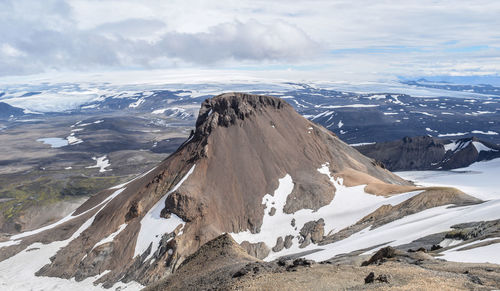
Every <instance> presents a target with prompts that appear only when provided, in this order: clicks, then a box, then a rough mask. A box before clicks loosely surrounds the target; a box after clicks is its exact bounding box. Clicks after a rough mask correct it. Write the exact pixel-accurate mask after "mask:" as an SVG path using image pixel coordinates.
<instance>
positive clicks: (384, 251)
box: [361, 247, 398, 266]
mask: <svg viewBox="0 0 500 291" xmlns="http://www.w3.org/2000/svg"><path fill="white" fill-rule="evenodd" d="M397 252H398V251H397V250H396V249H394V248H393V247H385V248H381V249H380V250H378V252H376V253H375V254H374V255H373V256H372V257H371V258H370V259H369V260H368V261H365V262H363V264H361V266H369V265H373V264H377V263H379V262H381V261H383V260H384V259H387V258H393V257H394V256H395V255H396V253H397Z"/></svg>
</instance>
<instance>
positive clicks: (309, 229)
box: [300, 218, 325, 244]
mask: <svg viewBox="0 0 500 291" xmlns="http://www.w3.org/2000/svg"><path fill="white" fill-rule="evenodd" d="M324 234H325V221H324V220H323V218H320V219H318V220H317V221H309V222H307V223H306V224H304V226H303V227H302V229H301V230H300V235H301V236H302V237H304V239H306V238H307V237H308V236H309V237H310V240H311V242H313V243H315V244H317V243H319V242H320V241H321V240H322V239H323V236H324Z"/></svg>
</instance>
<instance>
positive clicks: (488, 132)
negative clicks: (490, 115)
mask: <svg viewBox="0 0 500 291" xmlns="http://www.w3.org/2000/svg"><path fill="white" fill-rule="evenodd" d="M471 133H475V134H485V135H498V132H495V131H492V130H488V131H482V130H473V131H471Z"/></svg>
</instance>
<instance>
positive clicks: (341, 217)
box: [231, 164, 422, 260]
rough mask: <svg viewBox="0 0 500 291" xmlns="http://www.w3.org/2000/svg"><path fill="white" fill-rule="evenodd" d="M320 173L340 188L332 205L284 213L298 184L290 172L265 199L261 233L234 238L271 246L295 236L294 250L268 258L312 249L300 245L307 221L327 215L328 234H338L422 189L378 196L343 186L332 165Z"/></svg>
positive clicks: (240, 234) (248, 232)
mask: <svg viewBox="0 0 500 291" xmlns="http://www.w3.org/2000/svg"><path fill="white" fill-rule="evenodd" d="M318 172H320V173H321V174H324V175H327V176H328V177H329V179H330V182H331V183H332V184H333V185H334V186H335V188H336V189H337V190H336V192H335V196H334V198H333V200H332V201H331V202H330V203H329V204H328V205H325V206H323V207H321V208H320V209H318V210H317V211H313V210H312V209H301V210H299V211H297V212H295V213H293V214H286V213H284V212H283V208H284V206H285V204H286V200H287V197H288V195H289V194H290V193H291V192H292V190H293V187H294V183H293V180H292V177H291V176H290V175H289V174H286V175H285V176H284V177H283V178H281V179H279V181H278V182H279V185H278V188H277V189H276V190H275V192H274V194H273V195H270V194H266V195H264V197H263V198H262V204H264V205H266V209H265V213H264V217H263V221H262V226H261V228H260V232H259V233H255V234H252V233H251V232H250V231H249V230H247V231H242V232H239V233H231V235H232V236H233V238H234V239H235V240H236V241H237V242H238V243H242V242H243V241H248V242H251V243H257V242H264V243H265V244H266V245H267V246H268V247H270V248H271V247H273V246H274V245H275V244H276V240H277V238H278V237H280V236H281V237H282V238H283V239H284V238H285V236H286V235H292V236H293V237H294V238H293V239H292V241H293V245H292V247H291V248H290V249H284V250H282V251H280V252H278V253H274V252H271V253H270V254H269V256H268V257H267V258H266V259H265V260H273V259H275V258H277V257H280V256H283V255H287V254H292V253H297V252H301V251H305V250H308V249H310V248H314V247H316V246H315V245H312V246H311V245H310V246H309V247H308V248H303V249H300V248H299V243H298V239H297V236H299V235H300V234H299V233H300V229H301V228H302V226H303V225H304V224H305V223H306V222H309V221H312V220H318V219H320V218H323V219H324V221H325V233H329V232H331V233H335V232H338V231H340V230H341V229H343V228H345V227H347V226H350V225H352V224H354V223H356V222H357V221H359V220H360V219H361V218H363V217H364V216H366V215H367V214H369V213H371V212H373V211H375V210H376V209H377V208H378V207H380V206H382V205H384V204H391V205H396V204H399V203H401V202H403V201H405V200H406V199H409V198H411V197H413V196H415V195H417V194H419V193H421V192H422V191H414V192H409V193H404V194H399V195H394V196H391V197H383V196H376V195H371V194H367V193H365V192H364V187H365V185H360V186H355V187H345V186H343V180H342V179H334V178H333V177H332V176H331V174H330V169H329V165H328V164H324V165H322V167H321V168H319V169H318ZM271 207H274V208H275V209H276V212H275V214H274V215H273V216H271V215H269V211H270V209H271ZM292 219H295V225H296V227H293V226H292V225H291V221H292ZM323 247H324V246H322V248H323Z"/></svg>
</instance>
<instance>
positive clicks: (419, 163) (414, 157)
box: [356, 136, 500, 171]
mask: <svg viewBox="0 0 500 291" xmlns="http://www.w3.org/2000/svg"><path fill="white" fill-rule="evenodd" d="M452 142H453V141H451V140H448V139H441V138H435V137H429V136H417V137H405V138H403V139H401V140H397V141H391V142H381V143H376V144H370V145H363V146H359V147H356V149H357V150H358V151H360V152H361V153H362V154H364V155H366V156H368V157H370V158H373V159H375V160H376V161H379V162H381V163H382V164H384V165H385V167H387V169H389V170H390V171H408V170H433V169H443V170H447V169H456V168H462V167H466V166H468V165H470V164H472V163H474V162H477V161H483V160H490V159H494V158H498V157H500V146H499V145H496V144H492V143H489V142H485V141H482V140H479V139H477V138H475V137H472V138H463V139H458V140H455V141H454V142H455V143H456V148H454V149H453V150H445V146H444V145H447V144H450V143H452ZM473 142H479V143H481V144H483V145H484V146H486V147H488V148H491V149H492V151H480V152H478V151H477V149H476V148H475V146H474V144H473Z"/></svg>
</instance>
